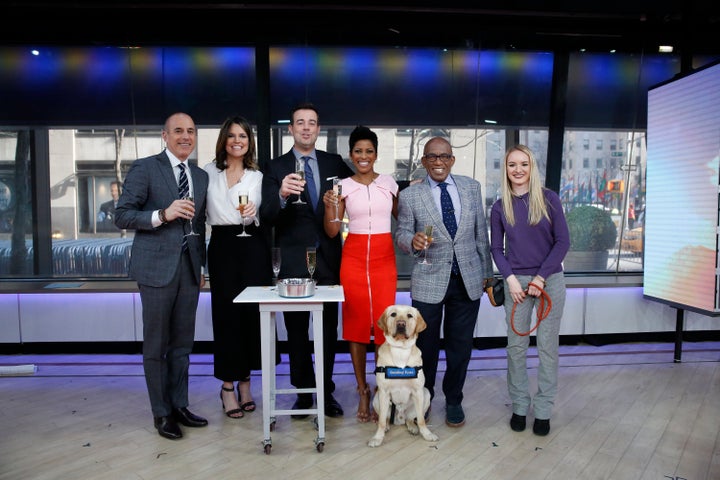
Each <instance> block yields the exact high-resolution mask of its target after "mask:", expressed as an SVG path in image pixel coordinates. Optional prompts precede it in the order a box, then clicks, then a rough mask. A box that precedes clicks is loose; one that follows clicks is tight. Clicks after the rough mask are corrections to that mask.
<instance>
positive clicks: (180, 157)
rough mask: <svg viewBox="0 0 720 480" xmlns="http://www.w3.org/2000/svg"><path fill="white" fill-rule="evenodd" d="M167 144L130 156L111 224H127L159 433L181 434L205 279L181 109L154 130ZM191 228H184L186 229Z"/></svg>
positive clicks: (187, 124)
mask: <svg viewBox="0 0 720 480" xmlns="http://www.w3.org/2000/svg"><path fill="white" fill-rule="evenodd" d="M162 139H163V141H164V142H165V144H166V145H167V148H166V149H165V150H164V151H162V152H161V153H159V154H157V155H152V156H150V157H146V158H141V159H138V160H136V161H135V162H134V163H133V164H132V166H131V167H130V170H129V171H128V174H127V177H126V178H125V183H124V185H123V192H122V195H121V197H120V200H119V201H118V205H117V208H116V209H115V225H117V227H118V228H126V229H133V230H135V238H134V240H133V246H132V255H131V260H130V275H131V276H132V277H133V278H134V279H135V280H137V283H138V288H139V290H140V300H141V302H142V316H143V368H144V370H145V381H146V383H147V389H148V394H149V397H150V406H151V408H152V413H153V416H154V424H155V428H156V429H157V431H158V433H159V434H160V436H162V437H165V438H169V439H173V440H176V439H179V438H182V430H180V427H179V426H178V423H181V424H182V425H185V426H187V427H203V426H205V425H207V420H206V419H204V418H202V417H199V416H197V415H195V414H193V413H192V412H190V411H189V410H188V409H187V406H188V370H189V367H190V352H191V351H192V347H193V341H194V338H195V313H196V310H197V305H198V298H199V295H200V288H202V287H203V285H204V284H205V278H204V276H203V275H202V271H201V266H202V265H204V264H205V194H206V192H207V187H208V175H207V173H206V172H205V171H204V170H203V169H201V168H199V167H197V166H196V165H191V164H190V162H188V161H187V159H188V157H189V156H190V154H191V153H192V152H193V150H195V139H196V129H195V123H194V122H193V119H192V118H191V117H190V116H189V115H187V114H185V113H175V114H173V115H170V117H168V119H167V120H166V121H165V125H164V127H163V130H162ZM193 231H194V232H197V235H192V234H191V235H188V234H189V233H190V232H193Z"/></svg>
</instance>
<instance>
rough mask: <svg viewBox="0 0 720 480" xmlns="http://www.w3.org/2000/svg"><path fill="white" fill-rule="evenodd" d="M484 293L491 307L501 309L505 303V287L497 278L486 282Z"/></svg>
mask: <svg viewBox="0 0 720 480" xmlns="http://www.w3.org/2000/svg"><path fill="white" fill-rule="evenodd" d="M485 293H487V296H488V299H489V300H490V304H491V305H492V306H493V307H502V305H503V304H504V303H505V286H504V284H503V281H502V280H500V279H499V278H493V279H492V280H489V281H488V282H487V284H486V285H485Z"/></svg>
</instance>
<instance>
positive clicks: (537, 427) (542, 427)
mask: <svg viewBox="0 0 720 480" xmlns="http://www.w3.org/2000/svg"><path fill="white" fill-rule="evenodd" d="M533 433H534V434H535V435H539V436H541V437H544V436H545V435H547V434H548V433H550V419H549V418H548V419H546V420H541V419H539V418H536V419H535V423H533Z"/></svg>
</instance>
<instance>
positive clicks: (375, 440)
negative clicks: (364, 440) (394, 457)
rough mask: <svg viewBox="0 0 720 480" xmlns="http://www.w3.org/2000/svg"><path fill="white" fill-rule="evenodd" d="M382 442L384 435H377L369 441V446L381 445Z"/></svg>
mask: <svg viewBox="0 0 720 480" xmlns="http://www.w3.org/2000/svg"><path fill="white" fill-rule="evenodd" d="M382 442H383V436H382V435H375V436H374V437H372V438H371V439H370V441H369V442H368V447H379V446H380V445H382Z"/></svg>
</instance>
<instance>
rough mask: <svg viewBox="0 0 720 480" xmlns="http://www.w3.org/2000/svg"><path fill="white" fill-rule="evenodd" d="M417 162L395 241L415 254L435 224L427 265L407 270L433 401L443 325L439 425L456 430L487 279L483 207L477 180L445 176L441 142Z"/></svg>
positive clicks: (447, 150) (401, 200) (451, 160)
mask: <svg viewBox="0 0 720 480" xmlns="http://www.w3.org/2000/svg"><path fill="white" fill-rule="evenodd" d="M422 163H423V166H424V167H425V170H426V171H427V177H426V178H425V181H423V182H420V183H418V184H415V185H410V186H409V187H408V188H406V189H404V190H403V191H402V192H400V195H399V197H398V224H397V229H396V231H395V241H396V243H397V246H398V247H399V248H400V249H401V250H402V251H403V252H406V253H412V254H413V255H415V256H418V255H420V254H421V252H422V251H423V247H424V246H425V241H426V238H427V237H426V236H425V233H424V230H425V226H426V225H432V227H433V234H432V242H431V243H430V244H429V247H428V249H427V251H426V252H425V253H424V254H427V259H428V261H429V264H425V263H422V262H416V263H415V265H414V266H413V271H412V274H411V277H410V284H411V286H410V296H411V297H412V304H413V306H414V307H416V308H417V309H418V310H419V311H420V314H421V315H422V316H423V319H425V322H426V323H427V328H426V329H425V330H424V331H422V332H421V333H420V335H419V336H418V341H417V346H418V348H419V349H420V350H421V351H422V358H423V370H424V371H425V386H426V387H427V388H428V390H430V395H431V396H434V395H435V376H436V374H437V366H438V358H439V352H440V330H441V325H442V332H443V340H444V343H445V358H446V363H447V369H446V371H445V375H444V377H443V382H442V389H443V393H444V394H445V423H446V424H447V425H448V426H450V427H461V426H462V425H464V424H465V412H464V411H463V408H462V400H463V386H464V384H465V378H466V376H467V367H468V364H469V362H470V355H471V353H472V346H473V333H474V330H475V323H476V321H477V316H478V311H479V309H480V297H482V294H483V287H484V285H485V283H486V282H487V279H488V278H489V277H492V275H493V265H492V257H491V256H490V242H489V240H488V225H487V222H486V219H485V209H484V208H483V205H484V204H485V202H484V200H483V196H482V192H481V190H480V184H479V183H478V182H477V181H476V180H474V179H472V178H470V177H466V176H463V175H451V174H450V172H451V170H452V166H453V165H454V164H455V156H454V155H453V152H452V146H451V145H450V142H448V141H447V139H445V138H442V137H434V138H431V139H430V140H428V142H427V143H426V144H425V147H424V150H423V157H422ZM443 197H445V198H443ZM424 254H423V255H424Z"/></svg>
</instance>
